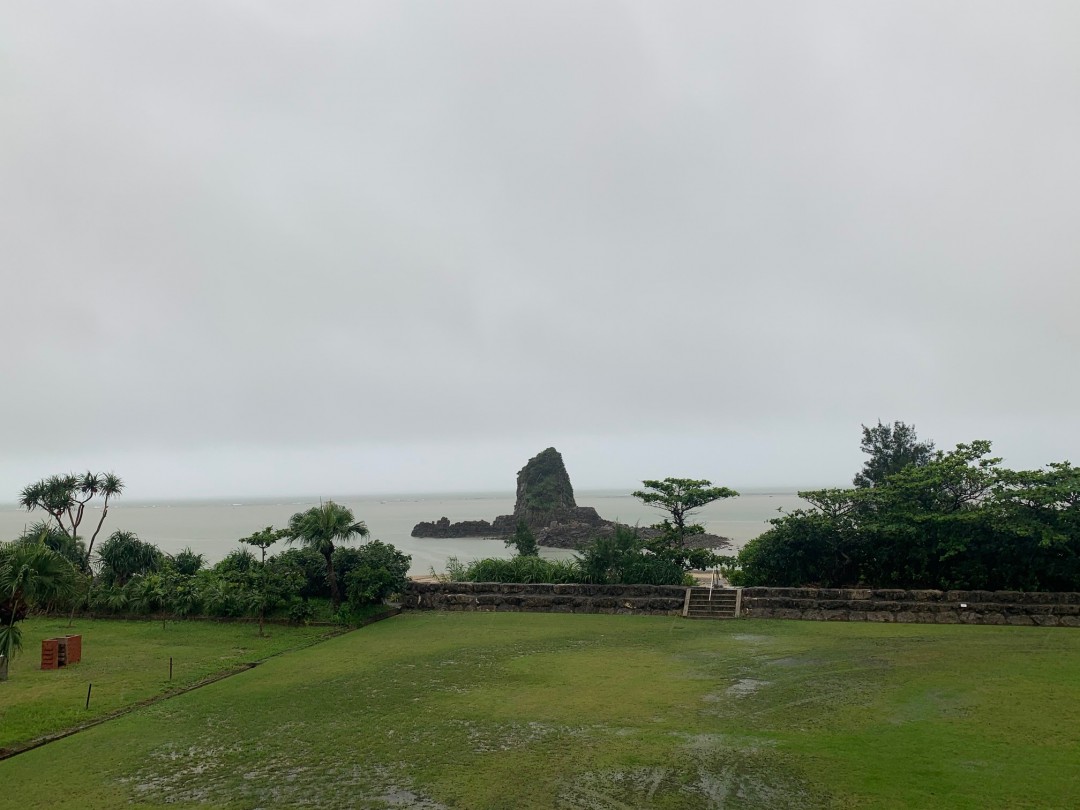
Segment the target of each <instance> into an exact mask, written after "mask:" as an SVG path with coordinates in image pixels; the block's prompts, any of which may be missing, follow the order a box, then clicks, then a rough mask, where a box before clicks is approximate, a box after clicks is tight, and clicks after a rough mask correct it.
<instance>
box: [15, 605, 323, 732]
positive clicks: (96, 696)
mask: <svg viewBox="0 0 1080 810" xmlns="http://www.w3.org/2000/svg"><path fill="white" fill-rule="evenodd" d="M75 633H81V634H82V637H83V658H82V662H81V663H79V664H76V665H73V666H70V667H63V668H61V669H58V670H52V671H42V670H41V668H40V666H41V640H42V639H45V638H52V637H54V636H62V635H71V634H75ZM266 633H267V636H266V637H265V638H259V636H258V629H257V627H256V626H255V625H252V624H245V623H236V624H223V623H217V622H167V623H165V625H164V626H162V623H161V622H160V621H156V622H155V621H145V622H139V621H114V620H109V619H96V620H92V619H77V620H76V621H75V622H74V623H73V624H72V625H71V626H70V627H69V626H68V620H67V618H63V619H30V620H28V621H26V622H24V623H23V650H22V652H21V653H17V654H16V655H15V658H14V660H13V661H12V662H11V672H10V680H8V681H6V682H3V683H0V748H8V747H12V746H15V745H17V744H19V743H24V742H27V741H29V740H31V739H33V738H35V737H40V736H42V735H45V734H51V733H54V732H57V731H61V730H63V729H65V728H69V727H71V726H76V725H79V724H81V723H85V722H86V721H87V720H92V719H94V718H96V717H100V716H102V715H105V714H108V713H109V712H112V711H115V710H116V709H120V708H123V707H125V706H130V705H132V704H134V703H138V702H139V701H141V700H145V699H147V698H152V697H154V696H156V695H160V694H162V693H165V692H168V691H170V690H173V689H179V688H183V687H185V686H189V685H190V684H192V683H195V682H197V681H199V680H201V679H203V678H206V677H208V676H211V675H214V674H217V673H220V672H224V671H229V670H232V669H235V668H237V667H239V666H241V665H243V664H245V663H249V662H253V661H260V660H262V659H264V658H266V657H267V656H270V655H273V654H275V653H279V652H282V651H283V650H288V649H291V648H295V647H299V646H304V645H307V644H310V643H311V642H313V641H315V640H318V639H320V638H323V637H325V636H327V635H328V632H327V628H325V627H322V628H303V627H280V626H276V625H274V626H268V627H267V630H266ZM170 657H172V659H173V676H172V680H171V681H170V680H169V658H170ZM88 684H93V688H92V690H91V694H90V708H89V710H88V709H87V708H86V692H87V686H88Z"/></svg>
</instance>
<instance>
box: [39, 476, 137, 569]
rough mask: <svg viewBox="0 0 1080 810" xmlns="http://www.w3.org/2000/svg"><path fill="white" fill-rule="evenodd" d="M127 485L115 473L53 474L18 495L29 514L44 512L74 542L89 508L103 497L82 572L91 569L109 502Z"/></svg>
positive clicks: (107, 512)
mask: <svg viewBox="0 0 1080 810" xmlns="http://www.w3.org/2000/svg"><path fill="white" fill-rule="evenodd" d="M123 489H124V482H123V481H121V480H120V478H119V477H118V476H116V475H114V474H113V473H92V472H89V471H87V472H85V473H83V474H82V475H74V474H71V473H69V474H67V475H53V476H50V477H48V478H43V479H42V480H40V481H38V482H36V483H33V484H30V485H29V486H27V487H25V488H24V489H23V491H22V492H20V493H19V505H20V506H22V507H23V508H25V509H26V510H27V511H30V512H32V511H34V510H35V509H41V510H42V511H44V512H47V513H48V514H49V515H51V516H52V517H53V519H54V520H55V521H56V525H57V526H59V527H60V530H61V531H62V532H63V533H64V534H66V535H67V536H68V537H70V538H71V539H72V540H73V541H75V540H76V538H77V537H78V531H79V524H80V523H82V519H83V513H84V512H85V511H86V505H87V504H88V503H89V502H90V501H91V500H92V499H93V498H95V497H97V496H98V495H100V496H102V498H103V499H104V500H103V503H102V506H101V516H100V517H99V518H98V522H97V526H96V527H95V528H94V534H93V536H92V537H91V538H90V544H89V545H88V546H87V548H86V556H85V559H84V562H83V569H84V570H85V571H89V570H90V555H91V553H92V552H93V551H94V541H95V540H96V539H97V536H98V532H100V531H101V526H102V524H103V523H104V522H105V517H106V515H108V514H109V499H110V498H113V497H116V496H118V495H120V493H121V492H122V491H123Z"/></svg>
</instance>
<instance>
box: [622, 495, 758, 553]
mask: <svg viewBox="0 0 1080 810" xmlns="http://www.w3.org/2000/svg"><path fill="white" fill-rule="evenodd" d="M641 483H642V484H643V485H644V486H645V489H639V490H637V491H636V492H633V493H631V494H632V495H633V496H634V497H635V498H639V499H640V500H641V501H642V502H643V503H646V504H648V505H649V506H652V507H655V508H656V509H659V510H660V511H661V512H664V513H665V514H666V515H668V517H667V518H665V519H664V520H663V521H662V522H661V523H659V524H657V525H656V528H657V529H658V530H660V532H661V537H662V538H663V541H664V544H665V545H666V546H668V547H670V548H680V547H682V546H685V545H686V544H687V542H688V541H689V539H690V537H691V536H692V535H694V534H702V533H703V532H704V531H705V529H704V527H702V526H699V525H697V524H694V523H688V522H687V521H688V520H689V519H690V517H692V516H693V515H694V513H695V512H696V511H697V510H698V509H700V508H701V507H702V506H705V505H706V504H710V503H712V502H713V501H718V500H720V499H721V498H736V497H738V495H739V493H738V492H736V491H735V490H733V489H729V488H728V487H714V486H713V485H712V482H711V481H706V480H698V479H693V478H665V479H664V480H663V481H642V482H641Z"/></svg>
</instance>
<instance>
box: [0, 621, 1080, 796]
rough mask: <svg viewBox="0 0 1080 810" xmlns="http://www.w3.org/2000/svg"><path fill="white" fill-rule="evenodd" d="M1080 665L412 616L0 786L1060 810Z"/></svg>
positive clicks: (103, 732)
mask: <svg viewBox="0 0 1080 810" xmlns="http://www.w3.org/2000/svg"><path fill="white" fill-rule="evenodd" d="M1078 673H1080V633H1076V632H1074V631H1070V630H1062V629H1049V628H1047V629H1042V628H1011V627H953V626H920V625H876V624H846V623H843V624H841V623H814V622H781V621H748V620H744V621H739V622H688V621H684V620H678V619H667V618H650V617H622V616H615V617H611V616H570V615H527V614H445V613H433V614H424V615H410V616H404V617H401V618H398V619H392V620H390V621H387V622H382V623H380V624H376V625H373V626H371V627H369V628H366V629H364V630H361V631H359V632H357V633H352V634H349V635H347V636H343V637H340V638H337V639H333V640H331V641H328V642H326V643H324V644H321V645H318V646H316V647H312V648H309V649H307V650H304V651H301V652H298V653H295V654H289V655H284V656H280V657H278V658H275V659H272V660H270V661H268V662H266V663H265V664H263V665H261V666H260V667H258V668H257V669H255V670H253V671H251V672H247V673H244V674H242V675H239V676H237V677H235V678H231V679H229V680H226V681H222V682H220V683H218V684H214V685H212V686H209V687H207V688H205V689H201V690H198V691H197V692H193V693H191V694H188V695H184V696H181V697H178V698H175V699H173V700H169V701H166V702H164V703H160V704H156V705H155V706H153V707H150V708H147V709H144V710H140V711H139V712H137V713H135V714H132V715H128V716H127V717H124V718H122V719H120V720H117V721H114V722H111V723H109V724H106V725H105V726H101V727H98V728H96V729H92V730H90V731H88V732H85V733H82V734H79V735H77V736H75V737H72V738H69V739H66V740H63V741H61V742H58V743H55V744H53V745H50V746H47V747H46V748H44V749H39V750H37V751H32V752H29V753H27V754H23V755H21V756H19V757H16V758H15V759H12V760H9V761H7V762H2V763H0V786H2V788H0V790H2V791H3V792H4V794H6V795H7V796H9V797H15V796H17V797H18V798H19V806H20V807H26V808H36V807H51V806H61V807H62V806H79V807H85V806H93V807H109V806H120V805H126V804H128V802H129V801H130V800H132V799H134V802H135V804H134V806H158V805H161V804H163V803H165V802H166V801H167V800H169V801H171V802H173V803H172V804H171V805H170V806H172V807H184V806H198V805H200V804H205V803H209V804H212V805H215V806H227V807H237V808H241V807H248V808H250V807H258V806H264V807H265V806H282V805H285V806H293V805H296V804H300V803H305V802H309V803H312V804H315V805H317V806H320V807H385V806H414V807H427V808H436V807H441V806H447V807H460V808H518V807H535V808H549V807H562V808H590V807H597V808H601V807H602V808H620V807H658V808H668V807H670V808H693V807H770V808H778V807H822V806H841V807H863V806H865V807H886V808H889V807H934V806H939V807H956V808H999V807H1073V806H1077V805H1080V777H1078V775H1077V768H1076V765H1075V763H1076V762H1077V761H1080V674H1078ZM69 779H74V780H76V781H78V782H79V783H80V789H79V791H78V792H77V793H75V794H73V795H71V796H67V795H65V790H64V788H63V784H64V782H65V781H67V780H69ZM34 784H38V785H41V787H40V788H39V789H33V788H31V785H34ZM0 803H2V802H0Z"/></svg>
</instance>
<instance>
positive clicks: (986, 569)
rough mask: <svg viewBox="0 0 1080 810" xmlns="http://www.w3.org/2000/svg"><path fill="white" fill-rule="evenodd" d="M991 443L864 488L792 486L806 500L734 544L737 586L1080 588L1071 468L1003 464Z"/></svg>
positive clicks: (1079, 508)
mask: <svg viewBox="0 0 1080 810" xmlns="http://www.w3.org/2000/svg"><path fill="white" fill-rule="evenodd" d="M910 435H911V438H913V437H914V431H912V432H911V434H910ZM990 450H991V445H990V442H988V441H983V440H978V441H973V442H971V443H970V444H958V445H957V446H956V448H955V449H953V450H950V451H948V452H941V451H937V452H933V453H930V454H929V457H928V458H925V459H917V460H915V461H912V462H910V463H907V464H905V465H904V466H902V467H901V468H899V469H897V470H895V471H893V472H891V473H889V474H885V475H883V476H881V477H880V479H879V480H877V481H876V482H874V483H873V485H869V486H862V487H856V488H854V489H846V490H841V489H835V490H819V491H816V492H800V493H799V495H800V496H801V497H803V498H804V499H806V500H807V501H809V502H810V504H811V506H812V508H810V509H799V510H796V511H794V512H792V513H790V514H787V515H784V516H782V517H780V518H776V519H774V520H773V521H771V522H772V524H773V527H772V528H771V529H770V530H769V531H767V532H765V533H764V534H762V535H761V536H759V537H757V538H755V539H754V540H752V541H750V543H748V544H747V545H746V546H745V548H744V549H743V550H742V551H741V552H740V553H739V558H738V560H739V565H740V567H741V571H739V572H737V577H738V578H739V580H740V583H741V584H743V585H770V586H776V587H784V586H796V587H797V586H805V585H818V586H823V587H834V588H835V587H853V586H864V587H865V586H871V587H882V588H887V587H898V588H935V589H950V588H965V589H979V590H1060V591H1074V590H1078V589H1080V470H1078V469H1077V468H1076V467H1073V466H1072V465H1071V464H1069V463H1068V462H1060V463H1056V464H1050V465H1048V466H1047V467H1046V468H1045V469H1042V470H1025V471H1013V470H1008V469H1004V468H1002V467H1001V459H1000V458H996V457H993V456H991V455H990Z"/></svg>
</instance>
